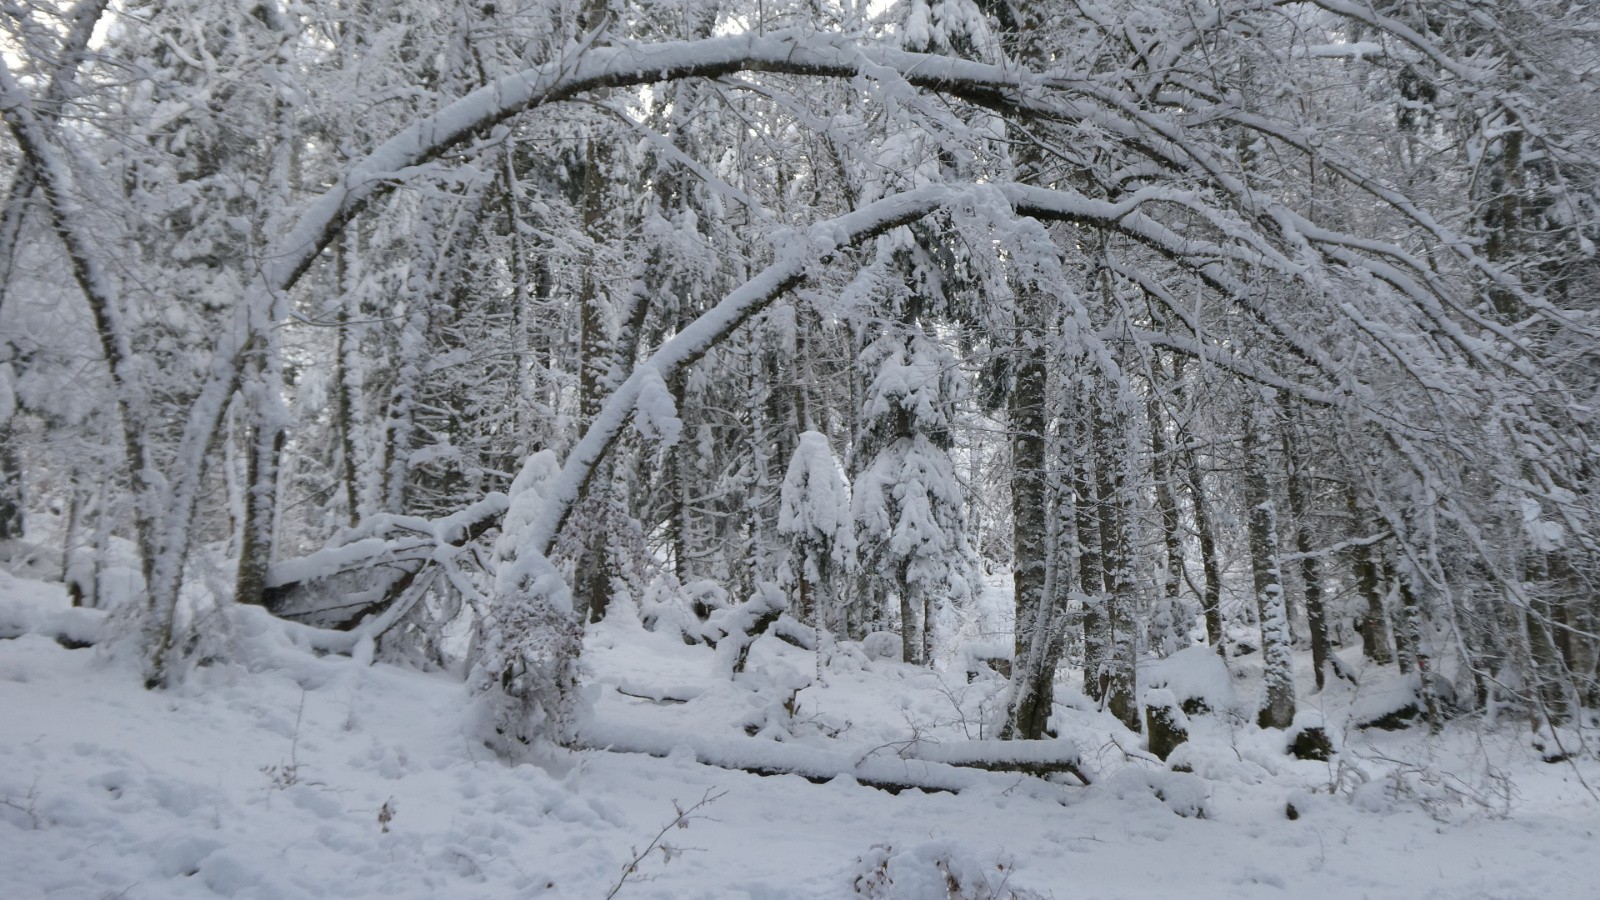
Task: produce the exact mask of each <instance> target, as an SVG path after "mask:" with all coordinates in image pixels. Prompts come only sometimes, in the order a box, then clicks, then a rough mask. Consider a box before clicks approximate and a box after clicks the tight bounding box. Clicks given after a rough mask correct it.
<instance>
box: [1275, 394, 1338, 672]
mask: <svg viewBox="0 0 1600 900" xmlns="http://www.w3.org/2000/svg"><path fill="white" fill-rule="evenodd" d="M1283 408H1284V413H1285V418H1284V423H1283V462H1284V467H1285V469H1286V476H1287V481H1286V487H1287V491H1288V495H1289V515H1291V516H1293V517H1294V549H1295V552H1296V553H1297V554H1299V557H1300V580H1301V583H1302V586H1303V588H1304V590H1305V600H1306V622H1307V624H1308V625H1309V627H1310V630H1311V667H1312V670H1313V671H1314V672H1315V674H1316V680H1317V690H1318V691H1321V690H1322V689H1323V687H1324V686H1325V682H1326V678H1327V673H1328V671H1329V669H1330V667H1331V666H1334V665H1337V663H1336V662H1335V661H1334V660H1333V659H1332V656H1333V647H1332V643H1331V641H1330V640H1329V638H1328V616H1327V611H1326V609H1324V607H1323V602H1322V572H1321V571H1320V568H1319V567H1318V565H1317V558H1316V557H1315V556H1313V555H1312V549H1313V548H1312V534H1311V522H1310V521H1309V510H1308V509H1307V508H1306V487H1307V484H1308V480H1307V478H1306V476H1305V467H1304V463H1305V461H1304V460H1302V459H1301V458H1300V452H1299V447H1298V446H1297V442H1296V440H1295V425H1296V421H1295V416H1294V411H1293V407H1291V406H1290V404H1289V402H1288V398H1287V397H1284V398H1283Z"/></svg>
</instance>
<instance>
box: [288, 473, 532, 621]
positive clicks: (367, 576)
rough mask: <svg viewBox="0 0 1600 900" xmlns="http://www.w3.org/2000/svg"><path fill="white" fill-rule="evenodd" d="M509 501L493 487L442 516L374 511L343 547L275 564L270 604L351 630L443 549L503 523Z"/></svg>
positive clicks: (290, 614) (294, 618)
mask: <svg viewBox="0 0 1600 900" xmlns="http://www.w3.org/2000/svg"><path fill="white" fill-rule="evenodd" d="M506 505H507V500H506V496H505V495H504V494H501V493H498V492H496V493H492V494H489V495H488V496H487V497H485V498H484V499H482V500H480V501H478V502H477V503H474V504H472V505H471V506H469V507H467V508H466V509H464V510H461V511H460V512H457V513H453V514H451V515H448V516H443V517H441V518H438V519H421V518H417V517H415V516H393V515H381V516H374V517H372V518H371V519H369V520H367V521H364V522H362V523H361V525H360V526H358V527H357V528H355V529H352V531H351V532H349V533H347V534H345V535H344V540H343V542H342V543H339V544H337V545H335V546H331V547H324V548H323V549H321V550H318V551H316V552H315V553H312V554H309V555H307V556H302V557H298V558H296V559H288V560H281V561H279V562H275V563H273V564H272V565H271V566H270V567H268V569H267V586H266V590H265V591H264V592H263V593H262V600H263V605H264V606H265V607H266V609H267V611H268V612H270V613H272V614H273V615H275V616H278V617H279V618H283V619H289V620H290V621H294V622H300V623H301V624H305V625H311V626H313V627H317V628H326V629H332V630H335V631H349V630H351V629H353V628H355V627H356V626H357V625H359V624H360V623H361V622H362V621H363V620H364V619H366V618H367V617H368V616H372V615H376V614H378V613H381V612H383V611H384V610H385V609H387V608H389V607H390V606H391V605H392V604H393V603H394V602H395V601H396V600H398V599H399V598H400V597H401V596H403V595H404V594H405V592H406V590H407V589H408V588H410V587H411V586H412V584H413V583H415V582H416V580H417V578H418V577H419V576H420V575H421V574H422V573H423V571H424V570H425V569H427V567H428V566H430V565H432V564H433V563H434V562H435V560H436V559H437V558H438V552H439V550H440V549H441V548H460V547H465V546H466V545H467V544H469V543H471V542H473V541H475V540H477V539H479V538H481V537H483V536H484V535H485V534H487V533H488V532H489V531H491V530H492V529H495V528H498V527H500V521H501V519H502V518H503V517H504V515H505V511H506Z"/></svg>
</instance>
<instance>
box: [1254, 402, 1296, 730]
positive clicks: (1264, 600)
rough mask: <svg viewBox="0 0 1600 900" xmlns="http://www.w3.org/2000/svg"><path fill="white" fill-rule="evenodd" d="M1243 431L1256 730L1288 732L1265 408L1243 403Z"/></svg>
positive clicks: (1288, 668) (1286, 662)
mask: <svg viewBox="0 0 1600 900" xmlns="http://www.w3.org/2000/svg"><path fill="white" fill-rule="evenodd" d="M1246 402H1247V404H1248V412H1247V419H1246V422H1245V429H1244V445H1243V450H1244V458H1245V468H1246V470H1245V504H1246V506H1248V507H1249V512H1248V515H1249V533H1250V569H1251V573H1252V575H1253V576H1254V581H1255V594H1256V613H1257V615H1258V616H1259V617H1260V620H1261V659H1262V663H1261V668H1262V680H1263V681H1264V682H1265V688H1266V699H1265V702H1264V703H1263V704H1262V707H1261V712H1260V715H1259V717H1258V721H1259V724H1260V725H1261V727H1262V728H1288V727H1289V726H1290V724H1292V723H1293V722H1294V711H1295V698H1294V649H1293V646H1292V644H1291V641H1290V634H1289V616H1288V612H1287V610H1286V608H1285V606H1284V596H1283V579H1282V577H1281V575H1280V574H1279V566H1278V524H1277V514H1276V512H1275V510H1274V508H1273V501H1272V496H1271V493H1270V487H1269V485H1268V483H1267V461H1266V453H1267V449H1266V448H1267V446H1268V444H1267V437H1268V436H1269V435H1270V434H1271V433H1272V424H1271V422H1270V421H1269V420H1268V418H1267V416H1266V413H1265V410H1264V407H1265V403H1264V402H1263V401H1262V400H1261V399H1260V398H1256V397H1252V398H1249V399H1248V400H1247V401H1246Z"/></svg>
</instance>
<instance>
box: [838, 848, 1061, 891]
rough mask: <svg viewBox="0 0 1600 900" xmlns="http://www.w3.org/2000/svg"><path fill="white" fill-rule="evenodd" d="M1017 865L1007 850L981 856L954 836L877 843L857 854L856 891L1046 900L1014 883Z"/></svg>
mask: <svg viewBox="0 0 1600 900" xmlns="http://www.w3.org/2000/svg"><path fill="white" fill-rule="evenodd" d="M1013 868H1014V865H1013V863H1012V861H1011V858H1010V857H1009V856H1006V855H1004V854H1002V855H1001V856H999V857H998V858H996V859H994V860H993V861H988V862H985V861H981V860H980V859H979V858H978V857H976V856H975V855H973V854H971V853H966V852H963V851H961V850H960V849H959V848H957V847H956V845H955V844H953V843H951V842H949V841H929V842H927V843H923V844H917V845H916V846H913V847H907V848H897V847H895V846H893V845H891V844H874V845H873V847H872V849H871V850H869V851H867V852H866V853H864V854H862V855H861V856H859V857H857V858H856V865H855V871H854V874H853V876H852V878H851V881H850V889H851V891H852V892H853V893H854V894H855V895H856V896H859V897H867V898H873V900H924V898H940V900H1043V898H1044V895H1043V894H1040V893H1038V892H1036V891H1030V890H1027V889H1026V888H1020V887H1016V886H1013V885H1012V884H1011V883H1010V880H1011V873H1012V869H1013Z"/></svg>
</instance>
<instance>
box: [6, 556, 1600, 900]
mask: <svg viewBox="0 0 1600 900" xmlns="http://www.w3.org/2000/svg"><path fill="white" fill-rule="evenodd" d="M65 605H66V600H65V597H64V596H63V594H62V592H61V590H60V587H59V586H58V585H51V584H45V583H42V582H37V581H27V580H20V579H15V578H12V577H10V576H7V575H4V574H0V636H6V637H10V639H4V640H0V897H3V898H6V900H32V898H40V897H68V898H102V897H125V898H154V900H166V898H186V897H213V896H229V897H248V898H301V897H337V898H341V900H355V898H362V897H381V898H386V900H397V898H407V897H415V898H473V897H482V898H525V897H546V896H548V897H572V898H603V897H606V896H608V892H609V891H612V890H613V888H615V887H616V886H617V885H618V882H619V879H622V877H623V874H624V867H625V865H626V864H627V863H628V862H629V860H630V859H633V858H634V856H635V853H636V851H645V850H646V848H647V847H650V846H651V844H652V841H653V840H654V839H655V838H656V837H657V834H658V832H660V831H661V830H662V828H663V826H666V825H668V824H670V823H672V822H673V820H674V819H675V817H676V816H677V812H676V810H679V809H681V810H684V811H687V812H688V813H689V815H688V817H687V821H686V822H685V823H684V824H686V826H687V827H684V828H669V829H667V832H666V834H665V836H664V837H663V838H662V842H663V843H657V844H656V845H655V847H656V849H654V850H650V851H649V852H646V853H645V854H644V857H643V859H641V860H640V861H639V862H638V864H637V867H636V869H635V871H634V872H633V873H632V875H630V876H629V877H628V879H627V880H626V883H624V884H622V886H621V888H620V890H618V891H617V892H616V896H618V897H624V898H626V897H662V898H696V897H752V898H829V897H848V896H852V895H854V894H855V893H856V892H857V891H862V892H871V891H876V893H873V894H871V895H872V896H882V897H901V898H913V900H922V898H944V897H946V896H947V890H948V886H949V884H951V883H952V880H954V881H956V882H960V883H962V884H963V885H965V886H966V888H967V890H968V895H969V896H995V897H1007V896H1019V897H1052V898H1061V900H1066V898H1091V897H1104V898H1113V897H1130V898H1133V897H1182V898H1185V900H1197V898H1209V897H1217V898H1249V897H1374V898H1378V897H1406V898H1418V897H1448V898H1521V897H1527V898H1541V900H1543V898H1552V897H1596V896H1600V862H1597V860H1600V854H1597V847H1600V842H1597V838H1600V801H1597V800H1596V799H1595V797H1594V796H1593V794H1591V793H1590V790H1589V787H1586V786H1585V784H1584V783H1583V782H1584V781H1587V784H1588V785H1589V786H1600V764H1597V763H1596V762H1595V761H1594V760H1592V759H1585V760H1579V761H1576V762H1569V763H1558V764H1547V763H1545V762H1543V761H1542V760H1541V758H1540V756H1539V754H1537V753H1536V752H1534V751H1533V750H1532V749H1531V746H1530V740H1529V736H1528V735H1527V733H1526V732H1525V731H1523V730H1522V729H1521V728H1519V727H1518V726H1517V725H1516V724H1515V723H1506V724H1504V725H1503V726H1500V727H1496V728H1489V727H1486V726H1484V725H1482V724H1481V723H1476V724H1473V723H1469V724H1461V725H1457V726H1453V727H1452V728H1451V729H1449V730H1447V732H1446V733H1445V734H1444V735H1443V736H1441V737H1439V738H1434V739H1430V738H1427V737H1426V736H1425V735H1423V734H1422V733H1421V732H1420V731H1411V732H1400V733H1388V732H1379V733H1368V732H1357V731H1354V730H1352V729H1349V728H1347V727H1346V726H1345V724H1344V723H1345V722H1346V721H1347V719H1348V710H1349V708H1350V707H1351V705H1352V704H1359V703H1362V702H1369V703H1370V701H1364V699H1363V697H1364V694H1363V692H1353V691H1349V690H1343V689H1341V691H1338V692H1334V691H1330V692H1329V696H1328V698H1327V699H1326V701H1322V700H1320V698H1318V697H1315V696H1312V697H1310V698H1308V699H1307V700H1304V701H1303V706H1318V705H1321V706H1322V709H1321V711H1322V713H1323V714H1324V716H1325V717H1326V721H1327V722H1328V724H1329V726H1330V729H1331V730H1332V731H1333V732H1334V733H1335V736H1336V739H1338V740H1339V741H1340V743H1341V744H1342V750H1341V752H1340V753H1339V754H1337V755H1336V756H1335V757H1334V761H1333V762H1331V763H1316V762H1301V761H1298V760H1295V759H1293V758H1291V757H1289V756H1287V755H1285V754H1284V753H1283V752H1282V747H1283V741H1284V739H1283V736H1282V735H1281V734H1280V733H1276V732H1269V733H1263V732H1261V731H1259V730H1257V729H1256V728H1255V727H1254V726H1252V725H1249V724H1248V723H1247V722H1244V721H1242V720H1240V719H1239V718H1237V717H1230V716H1228V715H1225V714H1220V715H1207V716H1197V717H1195V718H1194V719H1193V722H1192V727H1193V732H1194V738H1193V740H1192V741H1191V742H1190V745H1189V746H1188V747H1187V748H1185V749H1180V751H1179V755H1178V756H1177V757H1175V758H1178V759H1182V760H1185V761H1186V764H1187V766H1188V767H1189V768H1192V769H1193V770H1194V772H1195V773H1196V774H1194V775H1184V774H1180V773H1172V772H1169V771H1167V768H1166V766H1164V765H1161V764H1158V763H1156V762H1154V761H1153V760H1152V759H1150V758H1148V756H1147V754H1145V753H1144V752H1143V751H1142V750H1141V749H1140V743H1139V738H1138V737H1137V736H1135V735H1132V734H1130V733H1128V732H1126V731H1121V730H1119V729H1118V728H1117V727H1116V726H1115V725H1114V723H1112V722H1111V721H1110V719H1109V717H1107V716H1105V715H1103V714H1100V713H1098V712H1096V711H1094V710H1093V709H1092V708H1091V707H1089V706H1088V705H1087V704H1086V703H1082V702H1079V703H1078V704H1076V705H1075V706H1072V705H1069V706H1068V707H1064V708H1062V709H1061V710H1059V711H1058V714H1057V722H1058V725H1059V726H1060V728H1061V729H1062V732H1063V735H1064V736H1068V737H1072V738H1074V739H1076V740H1077V741H1078V742H1079V745H1080V746H1081V748H1082V750H1083V756H1084V763H1085V765H1086V767H1087V769H1088V770H1089V772H1090V774H1091V775H1092V776H1093V777H1094V782H1095V783H1094V784H1093V785H1092V786H1090V787H1083V786H1081V785H1078V784H1077V782H1076V780H1075V779H1073V778H1071V777H1070V776H1065V777H1063V778H1062V781H1061V783H1059V784H1052V783H1046V782H1043V781H1039V780H1037V779H1033V778H1031V777H1024V776H1016V775H1002V774H993V775H991V774H987V773H975V774H974V775H973V777H972V778H971V779H970V786H969V787H967V789H965V790H963V791H961V792H960V793H948V792H939V793H924V792H921V791H915V790H910V791H905V792H902V793H899V794H890V793H887V792H885V791H882V790H877V789H874V788H870V787H866V786H863V785H861V784H859V783H857V782H855V781H854V780H853V779H851V778H849V777H842V778H838V779H835V780H833V781H831V782H828V783H822V784H817V783H812V782H810V781H807V780H804V779H802V778H799V777H796V776H793V775H782V776H758V775H752V774H747V773H744V772H738V771H730V770H727V769H722V768H714V767H711V766H707V765H702V764H700V763H698V762H696V761H695V756H696V753H701V754H702V755H703V754H704V753H706V752H708V748H709V750H711V751H715V750H717V749H718V748H722V749H723V750H724V751H725V752H726V753H729V754H732V755H735V756H736V755H738V754H739V753H740V752H742V751H740V749H739V747H740V746H742V745H741V744H739V743H738V742H739V741H741V740H742V741H771V740H772V739H774V738H782V739H783V742H784V743H785V744H786V745H788V747H787V748H786V751H792V752H795V753H806V752H810V753H814V754H819V755H823V756H825V755H827V754H832V755H833V756H832V757H830V758H837V757H844V758H850V759H858V760H860V759H873V760H877V761H878V763H877V764H879V765H888V766H894V765H900V766H903V767H904V768H905V771H907V772H911V771H913V769H914V765H915V764H914V763H912V762H907V761H903V760H901V755H902V754H903V753H907V751H908V750H909V749H914V748H913V745H911V744H910V743H909V742H911V741H913V740H920V741H922V742H923V743H922V746H924V747H927V746H934V745H935V742H937V744H938V745H941V746H942V745H948V744H953V742H955V741H957V740H960V739H965V738H968V737H970V738H981V737H987V736H989V734H988V733H987V731H988V729H990V728H991V722H992V719H991V718H990V714H991V712H992V709H993V706H994V704H995V703H996V702H997V699H998V696H997V691H998V690H999V688H1000V682H998V681H997V680H994V681H988V680H983V679H980V680H978V681H975V682H973V683H971V684H969V683H968V682H967V680H966V678H965V675H964V673H962V672H959V671H957V672H948V673H936V672H932V671H928V670H921V669H914V668H909V667H905V666H902V665H900V664H898V663H888V662H883V661H875V660H869V659H867V658H866V657H865V656H863V655H861V654H859V653H858V652H852V651H851V648H849V647H846V648H844V649H842V650H841V651H840V652H838V653H836V654H835V655H834V657H833V660H832V663H831V664H830V665H828V666H825V667H823V668H822V669H820V670H819V668H818V665H817V661H816V657H815V655H814V654H811V653H808V652H806V651H803V650H799V649H797V648H794V647H790V646H788V645H785V644H781V643H779V642H777V641H774V640H771V639H764V640H762V641H759V642H758V643H757V645H756V647H755V650H754V652H753V654H752V658H751V663H750V673H749V674H748V675H746V676H742V677H741V678H739V679H737V680H735V679H732V678H730V677H728V676H726V675H724V674H720V673H721V672H722V671H723V669H722V667H723V666H725V665H726V660H724V659H719V658H718V657H717V655H716V653H715V652H714V651H712V650H709V649H706V648H704V647H698V646H696V647H691V646H686V645H685V644H683V642H682V641H681V640H679V639H678V638H676V637H670V638H669V637H668V636H666V635H663V634H655V633H650V632H646V631H644V630H643V629H642V628H640V627H639V626H638V625H637V622H636V620H630V618H629V617H628V616H626V615H619V616H617V620H618V621H617V622H616V623H614V624H611V625H608V626H606V627H605V628H603V629H602V630H600V631H599V632H598V633H597V634H595V635H593V636H591V639H590V645H589V649H590V653H589V665H590V668H591V670H592V671H591V672H590V680H591V683H592V684H593V688H592V691H593V697H592V701H593V716H594V723H595V724H594V727H593V730H592V733H593V734H596V735H602V736H603V735H604V734H606V733H613V734H627V733H637V734H644V735H650V736H653V737H652V738H651V740H652V741H666V742H668V743H669V744H671V743H674V742H676V743H677V744H679V745H680V746H679V749H677V750H676V751H675V752H672V753H671V754H670V755H667V756H666V757H664V758H655V757H651V756H647V755H643V754H635V753H620V752H606V751H598V750H591V751H580V752H571V753H569V752H554V751H552V752H549V753H548V754H546V755H545V757H544V758H543V759H542V760H541V761H539V762H538V763H537V764H522V765H517V766H508V765H506V764H504V763H502V762H500V761H498V760H497V759H495V758H494V757H493V756H491V755H490V754H489V753H488V751H487V750H485V749H484V748H483V747H482V746H481V745H478V744H476V743H475V742H473V741H472V740H469V739H467V738H466V737H464V735H466V734H467V733H468V726H467V718H468V716H469V713H468V709H467V707H468V704H467V702H466V697H465V694H464V690H463V687H462V685H461V683H460V682H459V681H458V680H457V679H454V678H451V677H449V676H447V675H443V674H425V673H419V672H415V671H409V670H405V669H400V668H395V667H392V666H387V665H382V664H378V665H370V666H363V665H360V664H358V663H356V662H354V661H352V660H350V659H348V658H343V657H322V658H316V657H313V656H310V655H308V654H304V653H301V652H299V651H296V650H294V649H292V648H291V647H290V646H289V645H287V644H285V643H282V642H277V643H274V642H273V641H271V640H269V639H268V637H267V636H263V635H257V636H255V637H249V636H248V635H247V633H246V632H248V628H247V627H245V628H240V629H239V631H240V632H241V633H239V634H238V635H237V648H238V649H239V652H238V653H237V654H236V658H237V659H239V660H243V661H242V662H229V663H219V664H216V665H212V666H208V667H204V668H201V669H199V670H197V671H196V672H195V674H194V675H193V677H192V678H191V679H190V680H189V681H188V682H187V683H186V684H185V685H184V686H183V687H182V688H180V689H177V690H174V691H169V692H147V691H145V690H143V689H142V688H141V687H140V686H139V679H138V678H137V676H136V672H135V668H134V666H133V665H132V664H131V662H129V661H128V660H125V659H122V658H119V657H118V655H117V654H116V653H115V652H114V651H112V652H108V651H106V650H105V649H103V648H100V647H95V648H88V649H66V648H64V647H63V646H62V645H61V644H60V643H58V642H57V641H56V640H55V639H54V638H53V637H51V636H49V635H51V634H56V633H60V632H62V631H71V630H72V629H74V628H91V627H92V626H93V624H94V623H93V622H92V621H91V620H92V618H93V616H92V615H90V614H84V615H81V616H77V617H72V616H71V614H69V613H63V612H62V610H63V609H64V608H65ZM240 621H241V622H242V623H245V624H246V625H248V622H249V621H251V620H250V619H248V618H245V619H241V620H240ZM18 632H22V633H21V634H20V636H15V637H11V636H12V635H17V634H18ZM1367 675H1368V679H1367V680H1368V682H1369V683H1376V682H1378V681H1380V680H1381V679H1382V678H1383V675H1384V673H1379V672H1372V673H1367ZM1302 687H1303V688H1307V687H1308V685H1302ZM1248 688H1249V685H1248V683H1243V684H1241V685H1240V693H1241V694H1243V695H1248V694H1249V690H1248ZM797 689H798V690H797ZM1207 689H1208V690H1210V691H1212V692H1220V693H1226V692H1227V690H1228V686H1227V685H1215V684H1213V685H1210V686H1209V687H1208V688H1207ZM1367 693H1368V694H1370V691H1369V692H1367ZM791 696H792V697H793V701H792V702H791V703H790V704H789V705H788V708H785V703H784V701H785V700H788V699H789V698H790V697H791ZM1069 696H1076V695H1073V694H1070V693H1069ZM675 701H684V702H675ZM752 734H753V736H752ZM674 735H676V736H677V738H673V736H674ZM647 743H648V741H647ZM907 755H914V754H909V753H908V754H907ZM819 758H820V757H819ZM963 771H966V770H963ZM702 800H704V801H705V802H704V804H703V805H701V806H698V807H697V806H695V805H696V804H697V803H700V802H701V801H702ZM1291 803H1292V804H1293V805H1294V806H1295V807H1296V809H1297V812H1298V813H1299V816H1298V818H1297V819H1294V820H1290V819H1289V818H1288V816H1287V815H1286V809H1287V807H1288V806H1289V805H1290V804H1291ZM1180 812H1182V813H1186V814H1188V815H1180V814H1179V813H1180ZM1196 812H1199V813H1201V815H1194V813H1196ZM663 844H664V845H670V848H671V849H670V851H667V852H663V850H662V849H661V848H662V846H663ZM947 873H948V874H947ZM984 885H986V886H987V888H988V889H989V890H990V892H991V893H990V894H984V893H982V887H981V886H984Z"/></svg>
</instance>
